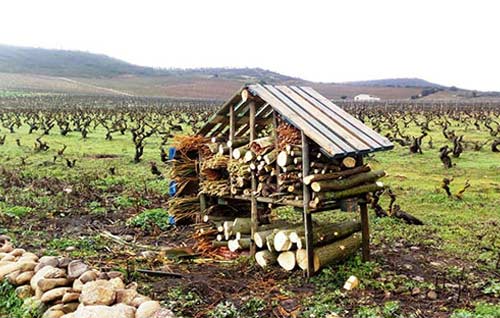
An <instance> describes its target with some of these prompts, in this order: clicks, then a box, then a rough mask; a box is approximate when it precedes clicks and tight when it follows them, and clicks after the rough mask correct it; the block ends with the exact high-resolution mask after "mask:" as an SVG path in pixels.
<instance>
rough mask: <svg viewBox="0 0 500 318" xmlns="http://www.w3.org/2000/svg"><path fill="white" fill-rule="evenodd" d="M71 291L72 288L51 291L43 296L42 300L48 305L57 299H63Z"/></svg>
mask: <svg viewBox="0 0 500 318" xmlns="http://www.w3.org/2000/svg"><path fill="white" fill-rule="evenodd" d="M70 289H71V288H69V287H59V288H55V289H52V290H49V291H47V292H45V293H44V294H43V295H42V298H40V300H41V301H42V302H43V303H48V302H51V301H54V300H56V299H61V298H62V297H63V296H64V294H65V293H66V292H67V291H68V290H70Z"/></svg>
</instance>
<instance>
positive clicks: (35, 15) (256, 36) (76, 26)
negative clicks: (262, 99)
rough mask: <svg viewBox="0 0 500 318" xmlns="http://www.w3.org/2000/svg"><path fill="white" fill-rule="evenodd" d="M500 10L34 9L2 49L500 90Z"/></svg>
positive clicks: (345, 6)
mask: <svg viewBox="0 0 500 318" xmlns="http://www.w3.org/2000/svg"><path fill="white" fill-rule="evenodd" d="M499 9H500V5H499V4H497V2H496V1H487V0H485V1H483V0H476V1H474V2H472V1H468V2H465V1H464V2H458V1H450V0H441V1H427V0H424V1H412V2H410V1H386V0H382V1H356V0H354V1H319V0H317V1H312V0H310V1H290V0H289V1H276V0H275V1H270V0H268V1H263V0H252V1H237V0H227V1H222V0H220V1H218V0H214V1H203V0H201V1H194V0H184V1H180V0H179V1H93V0H87V1H36V0H34V1H23V0H20V1H19V0H18V1H14V0H8V1H3V2H2V3H1V4H0V17H1V18H0V43H6V44H16V45H25V46H40V47H49V48H64V49H80V50H86V51H92V52H98V53H105V54H108V55H111V56H114V57H117V58H121V59H124V60H126V61H129V62H133V63H136V64H140V65H149V66H162V67H216V66H227V67H244V66H250V67H254V66H258V67H263V68H267V69H271V70H275V71H278V72H281V73H284V74H288V75H294V76H300V77H303V78H306V79H309V80H315V81H348V80H365V79H374V78H388V77H421V78H424V79H427V80H429V81H435V82H438V83H441V84H445V85H456V86H459V87H464V88H471V89H472V88H474V89H482V90H500V75H499V74H500V62H499V56H500V43H499V42H498V35H497V33H498V31H499V30H500V19H498V12H500V10H499Z"/></svg>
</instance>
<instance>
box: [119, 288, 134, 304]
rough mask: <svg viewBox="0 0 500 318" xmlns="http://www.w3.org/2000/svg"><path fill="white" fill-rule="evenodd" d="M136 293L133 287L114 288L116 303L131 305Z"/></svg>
mask: <svg viewBox="0 0 500 318" xmlns="http://www.w3.org/2000/svg"><path fill="white" fill-rule="evenodd" d="M137 295H138V293H137V290H135V289H118V290H116V303H122V304H126V305H132V301H133V300H134V298H135V297H137Z"/></svg>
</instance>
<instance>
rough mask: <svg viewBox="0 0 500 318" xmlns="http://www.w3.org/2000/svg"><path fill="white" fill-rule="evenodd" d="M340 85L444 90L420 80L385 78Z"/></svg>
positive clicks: (440, 86)
mask: <svg viewBox="0 0 500 318" xmlns="http://www.w3.org/2000/svg"><path fill="white" fill-rule="evenodd" d="M342 84H345V85H350V86H374V87H380V86H383V87H422V88H424V87H425V88H428V87H432V88H446V87H445V86H443V85H439V84H436V83H431V82H429V81H426V80H423V79H420V78H387V79H378V80H370V81H354V82H344V83H342Z"/></svg>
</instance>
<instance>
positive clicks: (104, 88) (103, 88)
mask: <svg viewBox="0 0 500 318" xmlns="http://www.w3.org/2000/svg"><path fill="white" fill-rule="evenodd" d="M58 78H59V79H61V80H63V81H66V82H70V83H73V84H77V85H83V86H87V87H92V88H95V89H98V90H102V91H106V92H109V93H113V94H118V95H123V96H135V95H134V94H130V93H127V92H124V91H120V90H117V89H113V88H108V87H102V86H97V85H93V84H88V83H84V82H80V81H76V80H74V79H70V78H67V77H58Z"/></svg>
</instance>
